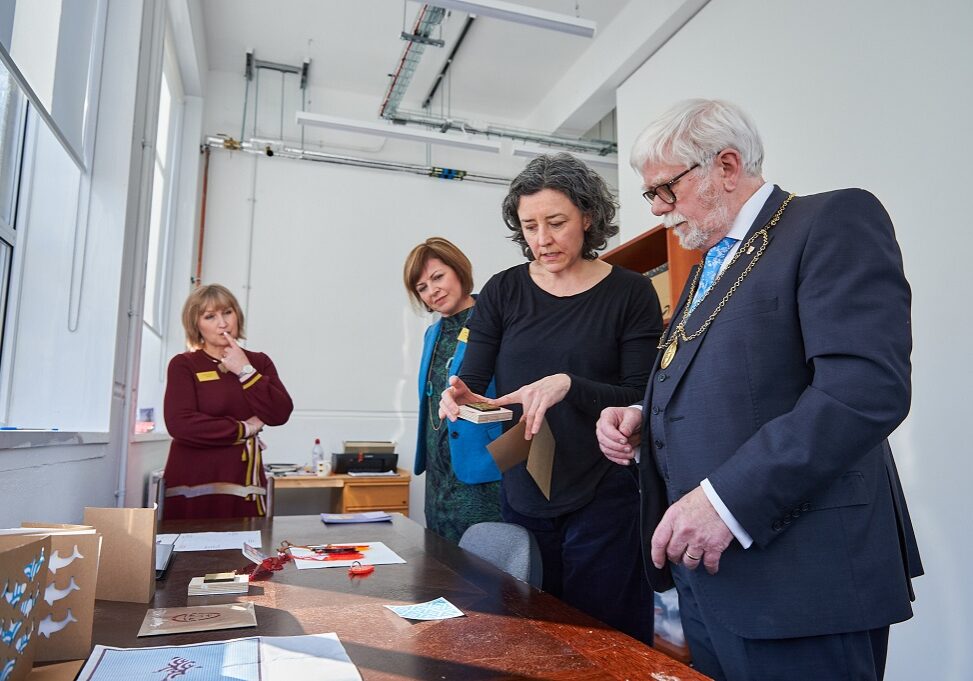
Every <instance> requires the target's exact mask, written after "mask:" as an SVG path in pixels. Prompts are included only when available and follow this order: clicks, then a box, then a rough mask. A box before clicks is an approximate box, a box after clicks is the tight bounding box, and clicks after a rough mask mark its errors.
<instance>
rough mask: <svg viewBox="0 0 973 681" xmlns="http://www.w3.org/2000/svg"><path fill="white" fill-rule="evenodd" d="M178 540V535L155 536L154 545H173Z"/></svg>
mask: <svg viewBox="0 0 973 681" xmlns="http://www.w3.org/2000/svg"><path fill="white" fill-rule="evenodd" d="M177 539H179V535H178V534H157V535H155V543H156V544H175V543H176V540H177Z"/></svg>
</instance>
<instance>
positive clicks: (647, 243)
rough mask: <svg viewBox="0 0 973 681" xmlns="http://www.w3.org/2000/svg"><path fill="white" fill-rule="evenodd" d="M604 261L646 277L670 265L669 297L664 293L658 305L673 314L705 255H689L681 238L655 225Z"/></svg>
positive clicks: (690, 253) (607, 256) (608, 255)
mask: <svg viewBox="0 0 973 681" xmlns="http://www.w3.org/2000/svg"><path fill="white" fill-rule="evenodd" d="M601 259H602V260H604V261H605V262H607V263H609V264H610V265H617V266H618V267H624V268H625V269H627V270H632V271H633V272H638V273H639V274H645V273H646V272H649V271H651V270H654V269H656V268H657V267H660V266H662V265H666V264H668V265H669V272H668V275H669V287H668V296H666V295H665V291H662V292H661V293H660V296H659V302H660V303H662V308H663V310H665V309H666V307H668V308H669V309H670V310H673V309H675V307H676V303H677V302H679V297H680V296H681V295H682V290H683V288H684V287H685V286H686V280H687V279H689V273H690V272H692V269H693V267H694V266H695V265H697V264H698V263H699V262H700V261H701V260H702V254H701V253H699V252H698V251H687V250H686V249H684V248H683V247H682V246H680V245H679V238H678V237H677V236H676V235H675V234H673V233H672V231H671V230H667V229H666V228H665V227H663V226H662V225H656V226H655V227H653V228H651V229H649V230H647V231H646V232H644V233H642V234H639V235H638V236H637V237H635V238H634V239H629V240H628V241H626V242H625V243H623V244H621V245H619V246H616V247H615V248H613V249H612V250H610V251H608V252H607V253H605V254H604V255H602V256H601ZM657 288H661V287H657ZM664 298H668V300H666V299H664ZM666 316H667V317H668V315H666Z"/></svg>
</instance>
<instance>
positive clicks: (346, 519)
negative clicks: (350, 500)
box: [321, 511, 392, 525]
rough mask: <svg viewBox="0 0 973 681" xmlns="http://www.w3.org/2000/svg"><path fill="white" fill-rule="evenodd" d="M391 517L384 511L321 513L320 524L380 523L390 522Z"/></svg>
mask: <svg viewBox="0 0 973 681" xmlns="http://www.w3.org/2000/svg"><path fill="white" fill-rule="evenodd" d="M391 521H392V516H390V515H389V514H388V513H386V512H385V511H367V512H365V513H322V514H321V522H323V523H325V524H327V525H331V524H337V523H382V522H391Z"/></svg>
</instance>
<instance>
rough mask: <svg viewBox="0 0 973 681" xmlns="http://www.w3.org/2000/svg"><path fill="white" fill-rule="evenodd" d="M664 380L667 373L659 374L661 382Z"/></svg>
mask: <svg viewBox="0 0 973 681" xmlns="http://www.w3.org/2000/svg"><path fill="white" fill-rule="evenodd" d="M664 380H666V375H665V374H659V383H662V381H664Z"/></svg>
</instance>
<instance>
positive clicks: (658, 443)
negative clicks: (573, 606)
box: [655, 440, 666, 449]
mask: <svg viewBox="0 0 973 681" xmlns="http://www.w3.org/2000/svg"><path fill="white" fill-rule="evenodd" d="M665 446H666V443H665V442H663V441H662V440H656V441H655V448H656V449H662V448H663V447H665Z"/></svg>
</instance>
